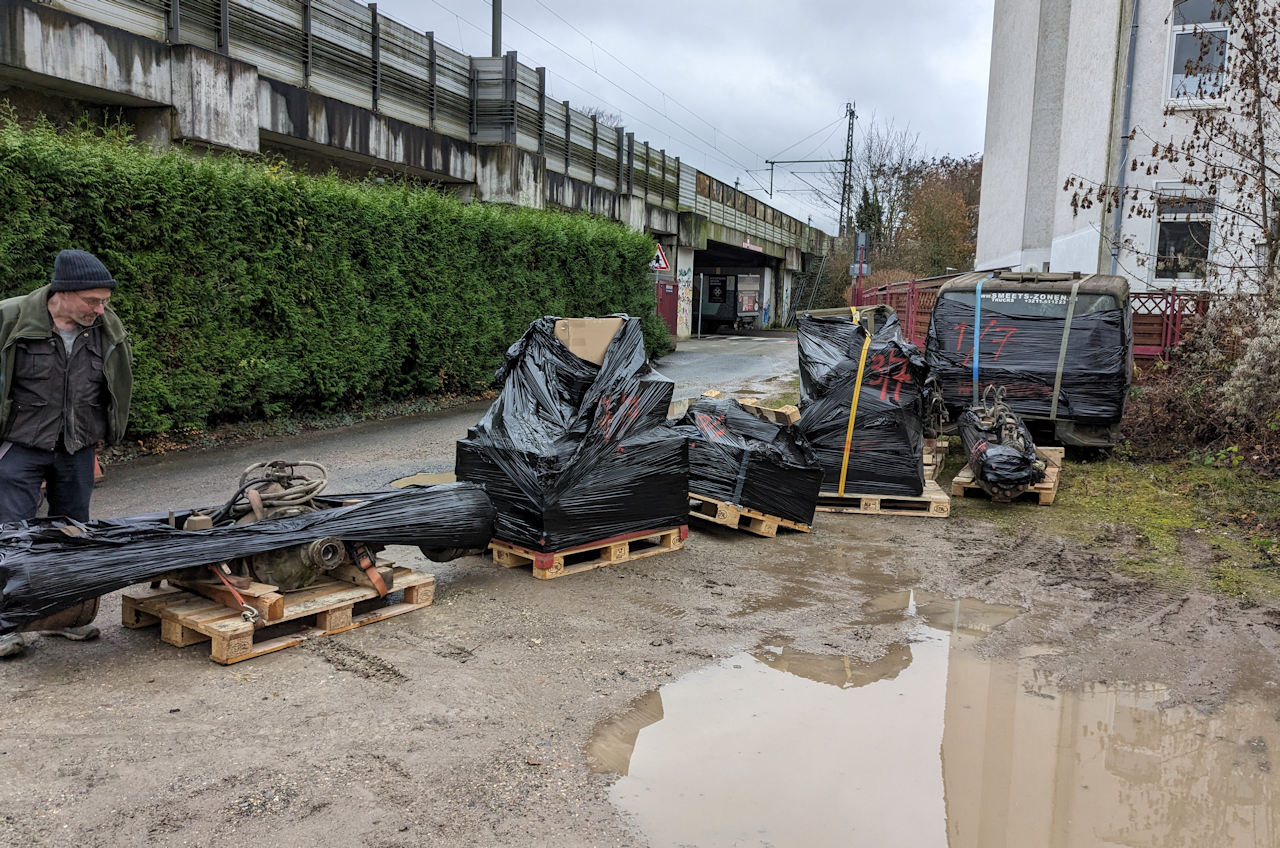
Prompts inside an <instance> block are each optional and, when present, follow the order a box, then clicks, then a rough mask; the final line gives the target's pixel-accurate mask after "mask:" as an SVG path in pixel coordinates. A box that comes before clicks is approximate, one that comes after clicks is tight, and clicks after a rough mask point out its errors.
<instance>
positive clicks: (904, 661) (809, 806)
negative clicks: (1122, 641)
mask: <svg viewBox="0 0 1280 848" xmlns="http://www.w3.org/2000/svg"><path fill="white" fill-rule="evenodd" d="M1017 612H1018V610H1016V609H1014V608H1010V607H994V606H989V605H985V604H980V603H977V602H974V601H960V602H956V601H954V600H945V599H942V598H937V597H932V596H924V595H920V594H914V595H913V594H912V593H909V592H903V593H898V594H893V595H885V596H882V597H881V598H878V599H877V600H875V601H873V602H871V603H870V604H868V606H867V609H866V613H867V618H868V620H870V621H874V620H877V619H881V618H883V619H884V620H886V621H892V620H901V618H902V616H903V615H904V613H907V614H911V615H915V616H917V617H918V619H922V620H923V621H924V622H926V623H927V624H928V625H929V627H920V628H919V629H918V630H917V631H915V633H914V634H913V636H912V639H911V640H910V642H909V643H908V644H901V645H896V646H892V647H891V648H890V649H889V651H888V652H887V653H886V654H885V656H884V657H882V658H881V659H879V660H877V661H876V662H874V663H864V662H860V661H857V660H852V659H849V658H845V657H839V656H818V655H810V654H804V653H801V652H796V651H793V650H791V649H790V648H777V647H767V648H762V649H760V650H757V651H755V652H753V653H743V654H739V655H737V656H734V657H731V658H729V659H727V660H724V661H722V662H720V663H717V664H715V665H713V666H710V667H708V668H704V669H702V670H700V671H697V672H694V673H692V674H689V675H687V676H685V677H683V678H681V679H680V680H678V681H676V682H674V683H672V684H670V685H668V686H664V687H663V688H662V690H661V691H660V692H651V693H649V694H648V695H646V696H645V697H644V698H642V699H641V700H640V701H638V702H637V704H636V705H635V707H634V709H633V710H632V711H630V712H628V713H627V714H625V715H623V716H620V717H618V718H616V719H613V720H611V721H609V722H606V723H604V724H602V725H601V726H600V727H598V728H597V729H596V733H595V736H594V738H593V739H592V742H591V744H590V745H589V747H588V749H587V755H588V759H589V761H590V762H591V763H592V767H593V768H594V769H595V770H597V771H608V772H614V773H617V774H621V775H624V776H623V777H622V778H620V779H619V780H618V782H617V783H616V784H615V786H614V787H613V789H612V798H613V801H614V803H615V804H617V805H618V806H619V807H621V808H622V809H624V810H626V811H628V812H630V813H631V814H632V815H633V816H634V817H635V820H636V822H637V824H638V825H639V826H640V827H641V829H642V830H643V831H644V833H645V835H646V836H647V838H648V839H649V840H650V841H651V843H652V844H653V845H655V846H668V845H670V846H676V845H697V846H700V848H711V846H730V845H734V846H747V845H756V846H764V845H775V846H786V845H804V846H826V845H833V846H834V845H840V846H847V845H873V846H874V845H904V846H928V845H938V846H949V848H979V847H981V848H987V846H1006V848H1014V846H1018V847H1019V848H1021V846H1028V845H1063V846H1093V845H1113V846H1161V847H1162V848H1164V846H1175V845H1187V846H1192V845H1194V846H1209V845H1212V846H1235V845H1248V846H1263V845H1268V846H1270V845H1275V844H1280V804H1273V803H1272V800H1271V798H1272V795H1273V793H1274V792H1275V791H1276V789H1277V786H1276V785H1275V784H1274V783H1273V781H1272V777H1271V771H1272V762H1271V751H1272V750H1275V749H1277V746H1280V725H1278V724H1277V714H1276V709H1277V708H1276V705H1275V704H1271V705H1270V706H1266V705H1262V704H1258V703H1234V704H1229V705H1227V706H1226V707H1224V708H1223V709H1222V710H1220V711H1219V712H1218V713H1217V714H1215V715H1212V716H1203V715H1200V714H1199V713H1197V712H1195V711H1194V710H1191V709H1187V708H1172V709H1164V710H1162V709H1160V708H1159V707H1158V704H1159V703H1160V702H1161V701H1162V700H1163V699H1164V698H1165V697H1166V693H1165V690H1164V689H1163V688H1162V687H1159V686H1154V685H1141V684H1118V685H1101V684H1095V685H1094V686H1092V687H1090V688H1088V689H1087V690H1086V691H1083V692H1070V691H1063V690H1059V689H1058V688H1057V687H1055V686H1054V685H1053V683H1052V681H1050V680H1046V679H1045V678H1044V676H1043V675H1042V674H1039V673H1038V672H1037V671H1036V669H1035V667H1034V660H1033V659H1032V658H1027V659H1025V660H1023V661H1020V662H1015V663H1005V664H1000V663H991V662H987V661H984V660H982V659H980V658H979V657H977V656H976V655H975V654H974V653H973V652H972V651H970V650H967V646H969V645H971V644H972V643H973V642H975V641H976V640H977V639H978V638H980V637H981V636H982V635H983V634H985V633H986V632H988V631H990V630H991V629H992V628H993V627H996V626H998V625H999V624H1000V623H1002V622H1004V621H1007V620H1008V619H1009V618H1011V617H1013V616H1014V615H1016V614H1017ZM894 616H896V619H895V618H894ZM780 672H783V673H780Z"/></svg>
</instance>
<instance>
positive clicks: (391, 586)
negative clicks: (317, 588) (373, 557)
mask: <svg viewBox="0 0 1280 848" xmlns="http://www.w3.org/2000/svg"><path fill="white" fill-rule="evenodd" d="M395 571H396V570H395V567H394V566H391V565H379V566H378V574H379V575H380V576H381V577H382V584H383V585H384V586H386V587H387V591H388V592H394V591H395V588H396V587H395V582H396V574H395ZM325 573H326V574H328V575H329V577H330V578H331V579H333V580H341V581H343V582H344V583H354V584H355V585H357V586H372V585H373V580H372V579H371V578H370V577H369V573H368V572H367V571H365V570H364V569H363V568H361V567H360V566H358V565H356V564H355V563H351V562H348V563H346V564H345V565H340V566H338V567H337V568H333V569H330V570H329V571H327V572H325Z"/></svg>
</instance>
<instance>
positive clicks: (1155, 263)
mask: <svg viewBox="0 0 1280 848" xmlns="http://www.w3.org/2000/svg"><path fill="white" fill-rule="evenodd" d="M1152 191H1153V192H1154V193H1155V196H1156V201H1155V210H1154V214H1153V215H1152V216H1151V218H1152V229H1151V249H1150V253H1151V274H1150V277H1149V279H1148V282H1149V283H1150V285H1152V286H1153V287H1158V288H1171V287H1174V286H1186V285H1192V286H1195V287H1202V286H1204V284H1205V283H1206V282H1207V280H1208V265H1209V259H1210V257H1212V256H1213V240H1214V232H1215V231H1216V229H1217V228H1216V227H1215V226H1214V224H1215V219H1216V217H1217V214H1216V213H1217V209H1218V204H1217V200H1216V199H1215V197H1216V196H1215V195H1214V194H1213V193H1212V192H1209V191H1206V190H1205V189H1202V188H1199V187H1197V186H1188V185H1186V184H1185V183H1180V182H1158V183H1156V184H1155V185H1154V186H1153V187H1152ZM1179 195H1181V196H1182V197H1185V198H1186V199H1187V200H1188V201H1189V202H1196V201H1199V202H1202V203H1207V204H1208V209H1207V210H1204V209H1202V210H1198V211H1186V212H1162V211H1161V210H1160V201H1161V200H1162V199H1166V198H1173V197H1177V196H1179ZM1186 223H1204V224H1207V225H1208V238H1207V239H1206V240H1205V247H1204V260H1203V262H1204V272H1202V273H1201V274H1200V275H1199V276H1198V277H1168V276H1160V270H1159V265H1160V229H1161V227H1162V226H1163V225H1164V224H1186Z"/></svg>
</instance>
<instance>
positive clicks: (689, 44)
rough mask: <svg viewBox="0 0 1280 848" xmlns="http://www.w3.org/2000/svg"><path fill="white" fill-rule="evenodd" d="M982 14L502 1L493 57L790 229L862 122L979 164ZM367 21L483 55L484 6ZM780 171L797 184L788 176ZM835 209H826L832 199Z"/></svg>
mask: <svg viewBox="0 0 1280 848" xmlns="http://www.w3.org/2000/svg"><path fill="white" fill-rule="evenodd" d="M993 3H994V0H950V2H938V0H891V2H887V3H886V2H880V0H845V1H844V2H840V0H793V2H791V3H779V2H776V0H773V1H772V2H761V0H734V2H728V0H643V2H638V3H620V2H611V0H503V2H502V11H503V19H504V20H503V28H502V41H503V50H504V52H505V51H510V50H514V51H516V53H517V56H518V58H519V60H520V62H521V63H523V64H525V65H527V66H529V67H539V66H541V67H545V68H546V69H547V89H548V94H549V95H550V96H551V98H552V99H554V100H568V101H569V102H570V105H571V106H573V107H574V108H577V109H579V110H585V109H586V108H588V107H592V106H596V107H599V108H601V109H603V110H605V111H606V112H609V113H612V114H615V115H619V116H620V117H621V120H622V124H623V125H624V126H625V127H626V129H627V131H628V132H633V133H635V137H636V141H637V142H643V141H648V142H649V143H650V145H652V146H653V147H657V148H666V150H667V153H668V154H670V155H678V156H679V157H680V159H681V161H682V162H685V163H688V164H690V165H693V166H694V167H696V168H698V169H700V170H702V171H705V172H706V173H708V174H710V175H711V176H713V177H716V178H717V179H720V180H723V181H724V182H727V183H730V184H732V183H733V182H734V180H735V179H736V180H739V181H740V187H741V188H742V189H744V190H748V191H750V193H751V194H752V195H753V196H755V197H757V198H759V199H761V200H763V201H765V202H766V203H769V204H770V205H772V206H775V207H776V208H778V209H781V210H783V211H784V212H787V213H789V214H791V215H794V216H795V217H797V218H800V219H801V220H805V219H808V218H809V217H810V216H812V218H813V223H814V224H815V225H816V226H820V227H822V228H823V229H824V230H826V231H828V232H834V231H835V219H836V210H835V209H834V208H832V207H830V206H827V205H824V204H823V202H822V200H820V199H819V198H818V197H817V196H816V195H815V194H814V192H812V191H809V190H805V189H806V186H805V185H804V183H802V182H801V180H807V181H809V182H811V183H814V184H815V185H819V186H821V185H822V183H821V179H822V178H821V177H820V176H819V175H815V174H811V173H805V172H806V171H814V170H817V169H825V168H828V167H839V166H838V165H836V166H827V165H818V164H789V165H778V166H776V170H775V176H774V194H773V197H772V198H770V197H769V196H768V192H767V189H768V186H769V172H768V167H769V166H768V165H767V164H765V160H766V159H823V158H839V157H842V156H843V155H844V145H845V131H846V126H847V124H846V120H845V117H844V116H845V103H846V102H853V103H854V105H855V108H856V111H857V116H858V118H857V122H856V124H855V144H856V141H857V138H858V137H859V136H860V135H861V134H862V132H864V131H865V130H866V129H867V128H868V126H869V125H870V124H871V123H872V122H873V121H874V122H876V123H878V124H880V125H881V126H884V125H888V124H890V123H892V125H893V126H894V127H896V128H897V129H908V130H910V131H911V132H913V133H918V134H919V141H920V146H921V149H922V150H923V151H924V152H925V153H926V154H928V155H943V154H951V155H957V156H962V155H967V154H970V153H980V152H981V151H982V140H983V128H984V124H985V118H986V100H987V70H988V62H989V57H990V52H991V51H990V48H991V25H992V5H993ZM378 10H379V12H382V13H384V14H387V15H389V16H390V17H392V18H395V19H396V20H398V21H400V22H401V23H404V24H407V25H409V26H410V27H412V28H413V29H415V30H419V31H431V32H434V33H435V37H436V39H437V40H438V41H439V42H441V43H443V44H446V45H448V46H449V47H452V48H454V49H456V50H460V51H462V52H464V53H468V54H471V55H476V56H487V55H489V53H490V45H491V36H490V31H489V28H490V23H491V19H492V14H493V13H492V6H491V4H490V3H489V2H487V0H379V2H378ZM790 172H800V173H799V174H792V173H790ZM837 202H838V200H837Z"/></svg>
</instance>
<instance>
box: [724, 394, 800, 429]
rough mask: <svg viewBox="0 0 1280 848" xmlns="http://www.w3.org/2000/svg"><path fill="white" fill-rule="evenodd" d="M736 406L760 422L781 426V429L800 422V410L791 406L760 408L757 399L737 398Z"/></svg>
mask: <svg viewBox="0 0 1280 848" xmlns="http://www.w3.org/2000/svg"><path fill="white" fill-rule="evenodd" d="M738 406H740V407H742V408H743V409H745V410H746V411H747V412H750V413H751V414H752V415H754V416H755V417H756V418H759V419H760V420H762V421H771V422H773V423H774V424H781V425H782V426H783V427H789V426H791V425H792V424H795V423H796V422H797V421H799V420H800V410H799V409H798V408H796V407H794V406H791V405H787V406H783V407H779V408H778V409H773V408H771V407H768V406H761V405H760V401H759V399H758V398H752V397H745V398H738Z"/></svg>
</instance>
